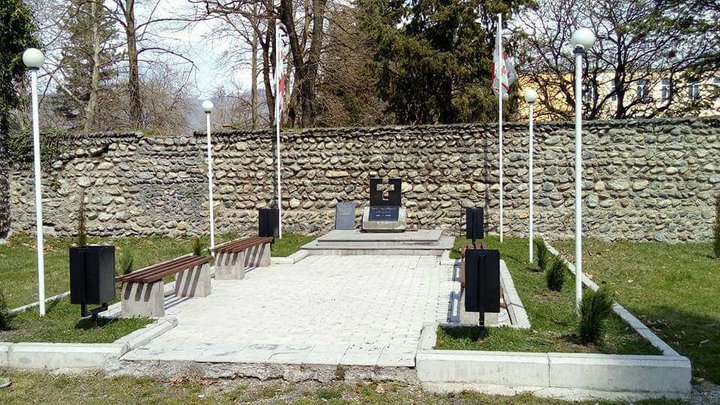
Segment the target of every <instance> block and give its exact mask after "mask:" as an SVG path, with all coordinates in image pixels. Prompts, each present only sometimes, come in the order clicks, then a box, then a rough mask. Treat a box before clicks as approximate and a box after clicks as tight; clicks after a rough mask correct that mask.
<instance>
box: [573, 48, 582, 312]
mask: <svg viewBox="0 0 720 405" xmlns="http://www.w3.org/2000/svg"><path fill="white" fill-rule="evenodd" d="M583 53H584V50H583V49H582V48H581V47H578V48H575V304H576V307H577V310H578V312H579V311H580V303H581V302H582V275H583V272H582V57H583Z"/></svg>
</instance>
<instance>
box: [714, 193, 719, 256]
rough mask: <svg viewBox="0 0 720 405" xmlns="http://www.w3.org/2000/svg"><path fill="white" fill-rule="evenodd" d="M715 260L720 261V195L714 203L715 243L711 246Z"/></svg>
mask: <svg viewBox="0 0 720 405" xmlns="http://www.w3.org/2000/svg"><path fill="white" fill-rule="evenodd" d="M713 250H714V251H715V258H716V259H720V194H718V196H717V201H716V202H715V243H714V244H713Z"/></svg>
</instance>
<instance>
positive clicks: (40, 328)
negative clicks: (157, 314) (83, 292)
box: [0, 297, 151, 343]
mask: <svg viewBox="0 0 720 405" xmlns="http://www.w3.org/2000/svg"><path fill="white" fill-rule="evenodd" d="M46 309H47V312H46V314H45V317H40V315H39V314H38V311H37V309H35V308H32V309H28V310H26V311H23V312H20V313H18V314H16V316H15V317H14V318H13V319H12V322H11V326H12V329H11V330H10V331H0V342H53V343H112V342H114V341H115V340H117V339H119V338H121V337H123V336H125V335H127V334H129V333H130V332H133V331H135V330H137V329H140V328H142V327H143V326H145V325H147V324H149V323H150V322H151V320H150V319H147V318H131V319H103V318H100V319H98V327H97V328H93V327H91V324H90V319H89V318H84V319H82V320H81V319H80V306H79V305H72V304H70V300H69V299H68V298H67V297H66V298H63V299H60V300H55V301H51V302H49V303H48V305H47V308H46Z"/></svg>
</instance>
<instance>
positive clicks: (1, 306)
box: [0, 291, 13, 330]
mask: <svg viewBox="0 0 720 405" xmlns="http://www.w3.org/2000/svg"><path fill="white" fill-rule="evenodd" d="M12 318H13V314H11V313H10V308H8V306H7V302H6V301H5V295H4V294H3V293H2V291H0V330H10V323H11V322H12Z"/></svg>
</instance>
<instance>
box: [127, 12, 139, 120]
mask: <svg viewBox="0 0 720 405" xmlns="http://www.w3.org/2000/svg"><path fill="white" fill-rule="evenodd" d="M125 22H126V28H125V34H126V36H127V47H128V49H127V52H128V67H129V77H128V90H129V92H130V122H131V123H132V125H133V127H134V128H135V129H140V128H142V127H143V125H142V96H141V94H140V71H139V66H138V50H137V38H136V36H135V34H136V32H135V0H125Z"/></svg>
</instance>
